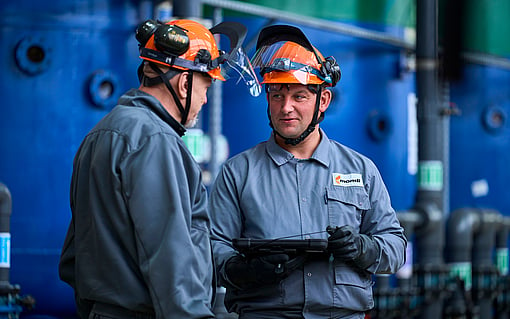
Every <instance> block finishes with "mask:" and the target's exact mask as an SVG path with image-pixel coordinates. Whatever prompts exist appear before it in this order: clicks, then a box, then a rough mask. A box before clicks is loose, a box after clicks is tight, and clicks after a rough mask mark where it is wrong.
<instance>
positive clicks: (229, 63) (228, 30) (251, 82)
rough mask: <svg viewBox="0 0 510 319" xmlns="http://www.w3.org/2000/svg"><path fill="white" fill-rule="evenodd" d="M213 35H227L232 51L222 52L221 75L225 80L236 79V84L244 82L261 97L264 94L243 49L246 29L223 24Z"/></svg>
mask: <svg viewBox="0 0 510 319" xmlns="http://www.w3.org/2000/svg"><path fill="white" fill-rule="evenodd" d="M210 30H211V33H212V34H214V35H216V36H218V35H225V36H227V37H228V39H229V41H230V51H229V52H228V53H224V52H222V53H221V54H220V57H219V59H218V62H219V64H220V65H221V75H223V77H224V78H225V79H234V80H235V81H236V84H238V83H240V82H243V83H244V84H245V85H246V86H247V87H248V89H249V92H250V94H251V95H253V96H259V95H260V93H261V92H262V88H261V86H260V83H259V80H258V79H257V76H256V74H255V71H254V70H253V67H252V65H251V63H250V59H249V58H248V56H247V55H246V53H245V52H244V50H243V48H242V42H243V41H244V38H245V37H246V32H247V30H246V27H245V26H244V25H242V24H240V23H237V22H222V23H220V24H218V25H216V26H214V27H212V28H211V29H210Z"/></svg>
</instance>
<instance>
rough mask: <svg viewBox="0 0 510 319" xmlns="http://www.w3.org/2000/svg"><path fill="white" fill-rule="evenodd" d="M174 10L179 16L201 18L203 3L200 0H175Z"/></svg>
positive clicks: (175, 14)
mask: <svg viewBox="0 0 510 319" xmlns="http://www.w3.org/2000/svg"><path fill="white" fill-rule="evenodd" d="M173 12H174V16H175V17H179V18H201V17H202V3H201V1H200V0H177V1H173Z"/></svg>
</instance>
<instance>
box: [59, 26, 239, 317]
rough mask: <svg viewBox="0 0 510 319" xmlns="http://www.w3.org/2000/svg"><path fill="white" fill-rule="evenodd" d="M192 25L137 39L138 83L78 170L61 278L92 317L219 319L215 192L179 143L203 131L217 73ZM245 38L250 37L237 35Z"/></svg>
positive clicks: (88, 142) (211, 43)
mask: <svg viewBox="0 0 510 319" xmlns="http://www.w3.org/2000/svg"><path fill="white" fill-rule="evenodd" d="M227 29H228V30H230V31H229V32H230V34H235V33H236V32H240V33H241V35H240V36H239V37H238V38H237V40H239V41H238V43H237V47H236V43H233V44H232V47H233V48H234V47H235V49H236V50H237V51H236V52H238V54H237V55H236V57H241V55H240V54H239V52H242V50H240V43H241V42H242V40H243V39H244V36H243V35H242V34H245V32H246V30H245V28H244V27H242V25H239V24H235V23H234V24H232V23H230V24H229V23H223V24H219V25H218V26H215V27H213V28H212V29H211V30H208V29H207V28H206V27H204V26H203V25H202V24H200V23H197V22H195V21H191V20H184V19H183V20H174V21H171V22H167V23H162V22H159V21H153V20H147V21H146V22H145V23H143V24H141V25H140V26H139V27H138V29H137V34H136V37H137V40H138V41H139V42H140V57H141V58H142V59H143V61H142V64H141V66H140V68H139V77H140V81H141V85H140V87H139V88H138V89H131V90H129V91H128V92H126V93H125V94H123V95H122V96H121V97H120V99H119V102H118V105H117V106H116V107H115V108H114V109H113V110H112V111H111V112H110V113H109V114H107V115H106V116H105V117H104V118H103V119H102V120H101V121H100V122H99V123H98V124H97V125H96V126H95V127H94V128H93V129H92V130H91V131H90V132H89V133H88V134H87V136H86V137H85V138H84V140H83V142H82V144H81V145H80V147H79V149H78V151H77V153H76V156H75V159H74V165H73V174H72V181H71V191H70V195H71V196H70V197H71V210H72V219H71V222H70V225H69V229H68V232H67V236H66V239H65V243H64V246H63V249H62V255H61V259H60V264H59V274H60V277H61V279H62V280H63V281H65V282H67V283H68V284H69V285H70V286H71V287H72V288H73V289H74V291H75V297H76V303H77V311H78V315H79V316H80V317H81V318H82V319H83V318H102V317H105V318H106V317H107V318H118V319H122V318H142V319H151V318H213V317H214V314H213V312H212V310H211V308H212V303H213V302H214V300H213V299H214V298H213V296H214V289H215V288H216V285H215V274H214V269H213V266H212V265H213V263H212V256H211V244H210V220H209V215H208V209H207V193H206V189H205V187H204V185H203V184H202V177H201V170H200V167H199V166H198V164H197V163H196V162H195V160H194V159H193V157H192V155H191V153H190V152H189V151H188V149H187V148H186V145H185V144H184V142H183V140H182V139H181V137H182V136H183V135H184V134H185V132H186V128H189V127H192V126H193V125H194V123H195V122H196V119H197V116H198V113H199V112H200V110H201V108H202V106H203V105H204V104H205V103H206V102H207V95H206V94H207V90H208V88H209V87H210V86H211V83H212V81H213V80H225V78H224V75H223V74H222V72H221V69H220V65H221V64H222V63H225V62H228V63H229V64H231V65H234V64H235V63H236V62H237V61H235V60H229V59H232V57H233V56H234V55H232V56H230V55H229V54H228V53H225V52H222V51H219V49H218V44H217V43H216V40H215V38H214V36H213V33H223V32H225V30H227ZM238 29H241V30H238Z"/></svg>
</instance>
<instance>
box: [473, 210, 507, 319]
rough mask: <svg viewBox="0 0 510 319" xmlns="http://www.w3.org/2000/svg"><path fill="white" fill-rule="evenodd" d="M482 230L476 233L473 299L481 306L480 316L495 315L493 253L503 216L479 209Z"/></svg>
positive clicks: (495, 280) (495, 272) (495, 270)
mask: <svg viewBox="0 0 510 319" xmlns="http://www.w3.org/2000/svg"><path fill="white" fill-rule="evenodd" d="M478 213H479V215H480V220H481V226H482V227H481V228H480V231H479V232H477V233H475V237H474V245H473V258H472V260H473V294H472V295H473V300H474V302H475V303H476V304H477V305H478V307H479V315H480V318H491V317H492V316H493V299H494V297H495V293H494V292H495V290H496V287H497V275H496V274H497V268H496V266H495V265H494V260H493V258H492V253H493V252H494V247H495V244H496V233H497V230H498V227H499V225H500V224H501V221H502V217H501V215H500V214H499V212H497V211H494V210H489V209H481V210H479V211H478Z"/></svg>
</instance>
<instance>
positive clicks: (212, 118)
mask: <svg viewBox="0 0 510 319" xmlns="http://www.w3.org/2000/svg"><path fill="white" fill-rule="evenodd" d="M222 20H223V14H222V9H220V8H214V15H213V25H217V24H218V23H220V22H222ZM217 40H219V39H217ZM222 92H223V83H222V82H221V81H215V82H214V84H213V85H212V95H211V100H210V102H209V136H210V137H211V159H210V161H209V172H210V174H211V180H213V181H214V180H215V179H216V175H217V174H218V171H219V167H220V165H221V163H220V160H219V158H218V157H219V156H218V148H219V145H218V142H219V138H220V136H221V127H222V121H221V117H222V103H221V100H222V98H223V96H222Z"/></svg>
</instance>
